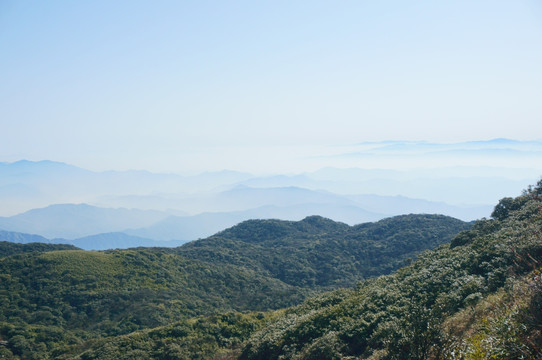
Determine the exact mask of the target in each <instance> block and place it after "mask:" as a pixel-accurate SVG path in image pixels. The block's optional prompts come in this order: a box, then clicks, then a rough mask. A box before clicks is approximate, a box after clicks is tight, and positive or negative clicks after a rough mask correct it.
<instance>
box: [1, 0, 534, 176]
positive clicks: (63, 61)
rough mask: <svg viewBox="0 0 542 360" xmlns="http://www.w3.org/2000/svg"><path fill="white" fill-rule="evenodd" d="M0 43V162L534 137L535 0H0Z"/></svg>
mask: <svg viewBox="0 0 542 360" xmlns="http://www.w3.org/2000/svg"><path fill="white" fill-rule="evenodd" d="M0 54H1V56H0V69H1V70H0V72H1V73H0V126H1V133H2V141H1V145H0V161H14V160H18V159H20V158H27V159H31V160H40V159H51V160H57V161H65V162H69V163H72V164H76V165H80V166H84V167H87V168H92V169H96V170H103V169H127V168H146V169H150V170H159V171H162V170H166V169H171V170H172V171H178V170H203V169H207V168H208V169H210V170H212V169H219V168H239V169H242V170H250V168H251V164H254V167H257V166H259V167H260V168H261V167H262V166H261V163H262V162H264V161H267V162H269V167H270V168H272V167H273V166H277V164H280V163H281V162H286V160H287V159H288V158H291V157H296V156H297V157H298V158H304V157H306V156H308V157H310V156H312V155H321V153H322V152H324V153H325V151H324V150H323V147H327V146H340V145H350V144H353V143H359V142H362V141H378V140H388V139H404V140H428V141H440V142H452V141H463V140H476V139H491V138H497V137H507V138H515V139H521V140H526V139H533V138H535V139H536V138H541V137H542V135H541V134H542V2H540V1H539V0H531V1H528V0H514V1H511V0H507V1H500V0H487V1H473V0H465V1H434V0H431V1H399V0H397V1H385V0H384V1H362V0H358V1H339V2H338V1H133V0H130V1H10V0H3V1H0ZM256 165H257V166H256ZM324 165H326V164H324ZM327 165H329V164H327ZM277 170H280V168H279V167H277Z"/></svg>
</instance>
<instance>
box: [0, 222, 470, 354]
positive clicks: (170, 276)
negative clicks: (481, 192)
mask: <svg viewBox="0 0 542 360" xmlns="http://www.w3.org/2000/svg"><path fill="white" fill-rule="evenodd" d="M396 223H397V224H401V226H402V227H403V228H404V229H405V231H404V232H402V233H401V232H397V233H396V236H395V237H394V236H392V234H393V233H394V226H395V225H394V224H396ZM424 224H425V225H426V228H425V229H420V230H419V231H418V229H419V228H420V227H421V226H423V225H424ZM466 226H467V224H465V223H463V222H461V221H459V220H456V219H451V218H447V217H444V216H430V215H421V216H415V215H412V216H404V217H399V218H397V219H390V220H389V221H383V222H379V223H375V224H367V225H365V226H362V225H360V226H356V227H350V226H348V225H346V224H342V223H337V222H334V221H332V220H329V219H325V218H322V217H316V216H313V217H309V218H306V219H304V220H303V221H299V222H289V221H278V220H253V221H248V222H245V223H242V224H239V225H238V226H235V227H232V228H230V229H227V230H225V231H223V232H221V233H219V234H217V235H216V236H214V237H211V238H209V239H204V240H200V241H195V242H193V243H191V244H190V245H188V244H187V245H185V246H182V247H180V248H177V249H165V248H152V249H141V248H140V249H131V250H111V251H83V250H64V251H53V252H44V253H25V254H17V255H13V256H8V257H4V258H1V259H0V340H2V339H7V341H8V348H9V351H10V352H11V353H12V354H16V355H20V356H21V357H22V358H25V359H26V358H32V356H34V355H35V356H38V357H39V358H46V357H47V356H48V357H51V358H56V359H58V358H60V357H59V356H60V355H61V354H65V353H66V351H68V350H67V348H66V346H67V345H69V344H76V343H80V342H82V341H84V340H85V339H97V338H100V337H104V336H117V335H122V334H127V333H130V332H132V331H136V330H144V329H149V328H152V327H156V326H165V325H168V324H171V323H173V322H174V321H179V320H181V319H187V318H188V317H192V316H197V315H205V314H207V315H209V314H213V313H216V312H224V311H227V312H229V311H247V310H251V311H263V310H269V309H278V308H283V307H286V306H289V305H293V304H297V303H300V302H301V301H302V300H303V299H304V298H305V297H306V296H307V295H308V294H311V293H314V291H315V290H321V289H323V288H324V287H326V288H330V287H337V286H343V285H349V284H353V283H354V282H355V281H356V280H357V279H360V278H362V277H366V276H371V275H377V274H378V272H379V271H381V272H388V271H390V270H391V269H393V268H394V267H396V266H398V264H400V263H401V262H402V261H403V260H405V259H406V258H407V257H411V256H415V255H416V253H417V251H419V250H420V249H421V248H425V247H428V246H434V245H436V244H438V243H440V242H441V241H446V236H448V238H449V237H451V236H452V233H454V232H457V231H459V230H460V229H462V228H465V227H466ZM396 230H399V229H396ZM379 234H380V235H379ZM441 235H442V238H439V237H440V236H441ZM394 244H403V245H404V246H400V247H398V248H397V249H395V250H393V249H391V247H392V246H394ZM380 254H384V255H383V256H380ZM229 259H231V260H232V261H230V260H229ZM387 261H393V263H392V264H388V263H386V262H387ZM365 262H368V263H369V265H360V264H363V263H365ZM365 268H368V269H369V271H367V272H365V273H361V274H360V271H359V269H365ZM256 328H257V324H256V323H255V324H254V327H253V329H256ZM51 331H53V332H54V334H55V335H54V336H53V335H50V332H51ZM40 344H42V345H43V344H46V345H45V346H46V347H47V349H43V348H42V345H40ZM0 354H1V353H0ZM36 354H38V355H36Z"/></svg>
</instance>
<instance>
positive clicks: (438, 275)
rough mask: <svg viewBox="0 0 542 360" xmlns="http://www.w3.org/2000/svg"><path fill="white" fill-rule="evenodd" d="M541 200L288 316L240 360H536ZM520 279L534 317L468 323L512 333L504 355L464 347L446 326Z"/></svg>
mask: <svg viewBox="0 0 542 360" xmlns="http://www.w3.org/2000/svg"><path fill="white" fill-rule="evenodd" d="M541 200H542V181H540V182H539V183H538V185H537V187H535V188H530V189H529V190H528V191H527V192H526V193H525V194H524V195H522V196H521V197H519V198H517V199H516V201H512V202H510V201H503V202H501V203H500V204H499V205H498V206H497V207H496V212H494V216H496V218H495V219H494V220H480V221H478V222H477V223H476V224H475V226H474V228H473V229H471V230H468V231H466V232H464V233H462V234H460V235H459V236H458V237H456V238H455V239H454V241H452V243H451V245H443V246H441V247H440V248H439V249H437V250H436V251H431V252H426V253H424V255H422V256H421V257H420V258H419V259H418V260H417V261H415V262H414V263H413V264H412V265H410V266H408V267H405V268H403V269H401V270H400V271H398V272H397V273H396V274H394V275H390V276H383V277H379V278H378V279H376V280H374V281H368V282H364V283H361V284H360V285H359V287H358V288H357V289H355V290H342V291H337V292H331V293H328V294H325V295H322V296H319V297H316V298H313V299H310V300H308V301H307V302H305V303H304V304H303V305H301V306H298V307H295V308H291V309H289V310H287V311H286V313H285V314H284V315H282V316H280V317H279V318H278V319H277V320H275V321H274V322H273V323H272V324H270V325H267V326H266V327H265V328H264V329H263V330H262V331H261V332H258V333H256V334H254V336H253V337H252V338H251V339H250V340H249V341H248V343H247V344H246V346H245V347H244V349H243V351H242V354H241V356H239V359H245V360H248V359H279V358H289V359H342V358H345V359H346V358H371V359H436V358H452V357H453V356H454V355H453V354H454V353H455V354H456V355H455V356H457V354H458V353H460V352H459V350H462V351H463V356H462V357H461V358H468V359H474V358H498V359H519V358H528V359H538V358H539V356H540V355H542V354H541V353H540V350H539V349H540V346H541V345H542V339H541V338H540V336H539V335H536V334H539V329H540V326H541V325H542V321H541V320H542V319H540V317H539V316H538V315H536V310H535V311H534V313H533V311H532V310H533V309H538V310H540V308H541V306H540V304H541V303H542V302H540V300H539V299H540V297H541V296H542V283H541V281H542V278H540V276H539V271H540V264H541V263H542V234H541V232H540V228H541V227H542V210H541V205H542V201H541ZM510 204H513V206H511V205H510ZM502 208H505V209H506V210H507V211H504V212H503V211H500V210H502ZM514 278H519V279H524V281H526V282H527V283H528V284H529V286H528V288H530V290H529V291H526V292H525V293H524V294H525V295H524V296H526V297H527V298H528V299H531V300H530V301H531V303H530V304H529V306H531V313H530V315H529V312H525V313H523V312H522V310H521V309H522V308H521V307H518V308H517V309H518V311H519V312H518V314H517V315H516V316H515V317H511V318H509V320H513V321H510V322H508V323H506V322H505V321H504V320H499V319H498V318H497V317H494V318H492V317H489V318H487V317H486V318H485V320H484V318H480V319H476V318H473V319H472V320H470V321H475V322H478V324H480V325H481V327H483V323H484V321H485V322H486V324H487V322H488V321H495V323H496V324H499V323H500V324H501V325H503V327H502V328H496V329H492V330H491V331H493V332H494V333H497V334H498V335H499V337H500V338H501V339H502V338H506V337H507V334H508V335H510V334H511V332H510V331H513V332H514V336H513V337H510V336H508V338H507V340H506V342H505V343H506V344H507V346H504V347H498V346H500V345H502V343H500V342H495V341H494V340H492V339H491V337H490V336H487V333H486V336H485V337H483V336H479V337H476V336H472V337H469V336H468V335H466V336H465V338H466V339H467V340H469V341H470V343H471V344H473V345H474V344H476V341H478V344H480V343H483V341H488V342H489V343H487V344H485V345H484V348H476V347H470V348H469V347H463V343H461V341H459V342H457V339H454V338H453V337H452V334H453V333H451V332H450V331H446V329H445V328H444V327H443V323H444V322H445V320H446V319H447V318H448V317H449V316H450V314H454V313H457V312H458V311H460V310H462V309H468V308H469V307H470V308H472V307H473V306H475V305H476V304H477V303H478V302H479V301H480V299H483V298H485V297H487V296H488V295H490V294H494V293H497V292H499V291H502V292H505V293H507V292H508V293H510V292H512V291H513V290H514V288H513V287H507V286H506V285H507V284H508V286H511V285H512V284H513V282H514V281H515V280H514ZM537 299H538V300H537ZM503 305H504V304H503ZM518 306H520V305H518ZM533 306H534V308H533ZM464 311H465V310H464ZM486 328H487V325H486ZM506 331H508V333H507V332H506ZM447 334H448V335H447ZM480 334H481V335H483V334H484V333H479V335H480ZM529 341H530V343H529ZM533 341H536V342H533ZM522 344H523V345H524V346H523V347H522V346H520V345H522ZM482 350H483V351H482ZM492 354H493V355H492ZM491 356H493V357H491Z"/></svg>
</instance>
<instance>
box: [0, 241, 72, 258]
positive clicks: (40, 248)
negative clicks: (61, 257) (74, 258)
mask: <svg viewBox="0 0 542 360" xmlns="http://www.w3.org/2000/svg"><path fill="white" fill-rule="evenodd" d="M55 250H77V248H76V247H75V246H73V245H65V244H44V243H29V244H17V243H13V242H8V241H0V257H6V256H11V255H15V254H20V253H27V252H45V251H55Z"/></svg>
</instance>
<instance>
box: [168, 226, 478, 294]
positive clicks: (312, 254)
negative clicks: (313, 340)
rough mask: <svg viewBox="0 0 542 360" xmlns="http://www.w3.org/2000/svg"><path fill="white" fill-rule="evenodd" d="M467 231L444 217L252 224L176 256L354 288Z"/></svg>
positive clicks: (195, 244)
mask: <svg viewBox="0 0 542 360" xmlns="http://www.w3.org/2000/svg"><path fill="white" fill-rule="evenodd" d="M467 227H468V224H467V223H464V222H462V221H460V220H457V219H453V218H449V217H446V216H442V215H404V216H396V217H392V218H388V219H384V220H381V221H378V222H375V223H365V224H361V225H357V226H353V227H351V226H348V225H346V224H343V223H337V222H334V221H332V220H329V219H325V218H322V217H319V216H311V217H307V218H305V219H304V220H302V221H299V222H293V221H280V220H249V221H245V222H243V223H241V224H239V225H237V226H234V227H232V228H230V229H227V230H225V231H222V232H220V233H218V234H216V235H215V236H212V237H209V238H207V239H204V240H200V241H194V242H191V243H187V244H185V245H184V246H182V247H180V248H178V249H177V251H178V253H179V254H182V255H183V256H185V257H188V258H193V259H199V260H204V261H208V262H212V263H214V264H236V265H239V266H243V267H247V268H250V269H253V270H255V271H258V272H262V273H264V274H268V275H269V276H272V277H274V278H278V279H280V280H281V281H284V282H286V283H288V284H291V285H296V286H304V287H315V286H316V287H322V286H323V287H328V286H332V287H337V286H352V285H354V284H355V283H356V282H357V281H360V280H362V279H364V278H368V277H372V276H377V275H381V274H387V273H389V272H391V271H393V270H394V269H397V268H399V267H400V266H401V265H403V264H404V262H405V261H407V260H408V259H410V258H411V257H414V256H416V255H417V254H418V253H419V252H420V251H422V250H426V249H431V248H434V247H436V246H438V245H440V244H442V243H445V242H449V241H450V240H451V238H452V237H453V236H454V235H455V234H457V233H458V232H459V231H461V230H464V229H466V228H467Z"/></svg>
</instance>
